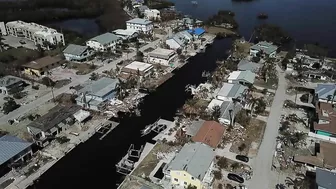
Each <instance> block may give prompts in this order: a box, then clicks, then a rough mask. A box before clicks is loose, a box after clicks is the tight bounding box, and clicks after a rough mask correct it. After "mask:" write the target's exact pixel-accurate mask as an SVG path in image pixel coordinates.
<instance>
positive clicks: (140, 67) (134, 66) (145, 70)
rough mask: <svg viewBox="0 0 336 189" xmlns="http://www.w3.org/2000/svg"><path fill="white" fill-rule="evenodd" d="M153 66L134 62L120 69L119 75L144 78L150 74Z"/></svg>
mask: <svg viewBox="0 0 336 189" xmlns="http://www.w3.org/2000/svg"><path fill="white" fill-rule="evenodd" d="M153 68H154V67H153V65H152V64H148V63H144V62H138V61H134V62H132V63H130V64H128V65H127V66H125V67H123V68H122V69H121V73H125V74H127V75H139V76H142V77H146V76H148V75H149V74H150V73H151V70H153Z"/></svg>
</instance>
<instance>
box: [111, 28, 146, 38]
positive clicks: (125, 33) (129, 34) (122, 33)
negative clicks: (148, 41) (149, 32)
mask: <svg viewBox="0 0 336 189" xmlns="http://www.w3.org/2000/svg"><path fill="white" fill-rule="evenodd" d="M112 33H113V34H115V35H117V36H119V37H120V38H121V39H123V40H129V39H134V38H136V37H138V35H139V32H138V31H137V30H135V29H117V30H114V31H112Z"/></svg>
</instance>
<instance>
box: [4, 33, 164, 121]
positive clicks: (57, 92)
mask: <svg viewBox="0 0 336 189" xmlns="http://www.w3.org/2000/svg"><path fill="white" fill-rule="evenodd" d="M160 40H161V39H158V40H156V41H153V42H152V43H149V44H147V45H145V46H143V47H142V48H140V50H141V51H143V50H145V49H147V48H149V47H152V48H155V46H156V45H157V44H158V43H159V42H160ZM135 55H136V52H132V53H129V54H128V56H127V57H122V58H119V59H117V60H115V61H113V62H111V63H109V64H106V65H104V66H103V67H100V68H99V69H97V70H95V71H94V72H95V73H98V74H100V73H102V72H103V71H105V70H111V69H115V68H116V65H117V63H118V62H120V61H123V60H126V59H127V58H128V59H130V58H132V57H134V56H135ZM90 75H91V73H89V74H87V75H83V76H79V77H78V78H76V79H73V80H72V82H71V83H69V84H68V85H66V86H64V87H62V88H59V89H54V95H55V97H56V96H58V95H60V94H62V93H66V92H68V91H69V87H70V86H76V85H80V84H82V83H84V82H85V81H87V80H88V79H89V78H90ZM51 99H52V95H51V92H49V93H48V94H46V95H44V96H42V97H40V98H38V99H36V100H35V101H33V102H31V103H29V104H26V105H24V106H21V107H20V108H18V109H16V110H14V111H12V112H10V113H9V114H7V115H4V116H2V117H0V125H1V124H6V123H7V121H8V120H12V119H15V118H17V117H18V116H22V115H24V114H26V113H28V112H29V111H30V110H31V109H33V108H36V107H39V106H41V105H43V104H44V103H45V102H47V101H49V100H51Z"/></svg>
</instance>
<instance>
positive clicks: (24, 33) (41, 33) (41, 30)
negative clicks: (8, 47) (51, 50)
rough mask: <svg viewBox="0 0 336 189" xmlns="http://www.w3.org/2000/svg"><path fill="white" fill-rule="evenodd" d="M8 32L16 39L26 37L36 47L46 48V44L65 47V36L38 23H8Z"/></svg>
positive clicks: (19, 21)
mask: <svg viewBox="0 0 336 189" xmlns="http://www.w3.org/2000/svg"><path fill="white" fill-rule="evenodd" d="M6 31H7V34H8V35H12V36H15V37H24V38H26V39H28V40H30V41H33V42H34V43H35V45H37V44H39V45H42V46H44V45H45V42H48V43H50V44H53V45H57V44H62V45H65V41H64V36H63V34H62V33H59V32H57V30H55V29H52V28H49V27H46V26H42V25H40V24H36V23H26V22H23V21H21V20H18V21H12V22H7V23H6Z"/></svg>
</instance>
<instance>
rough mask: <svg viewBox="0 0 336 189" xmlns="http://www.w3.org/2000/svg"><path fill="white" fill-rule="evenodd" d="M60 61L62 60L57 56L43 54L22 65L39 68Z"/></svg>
mask: <svg viewBox="0 0 336 189" xmlns="http://www.w3.org/2000/svg"><path fill="white" fill-rule="evenodd" d="M60 61H62V58H61V57H59V56H53V57H52V56H45V57H43V58H40V59H37V60H34V61H31V62H29V63H27V64H24V65H23V67H25V68H32V69H36V70H39V69H42V68H45V67H47V66H49V65H52V64H55V63H58V62H60Z"/></svg>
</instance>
